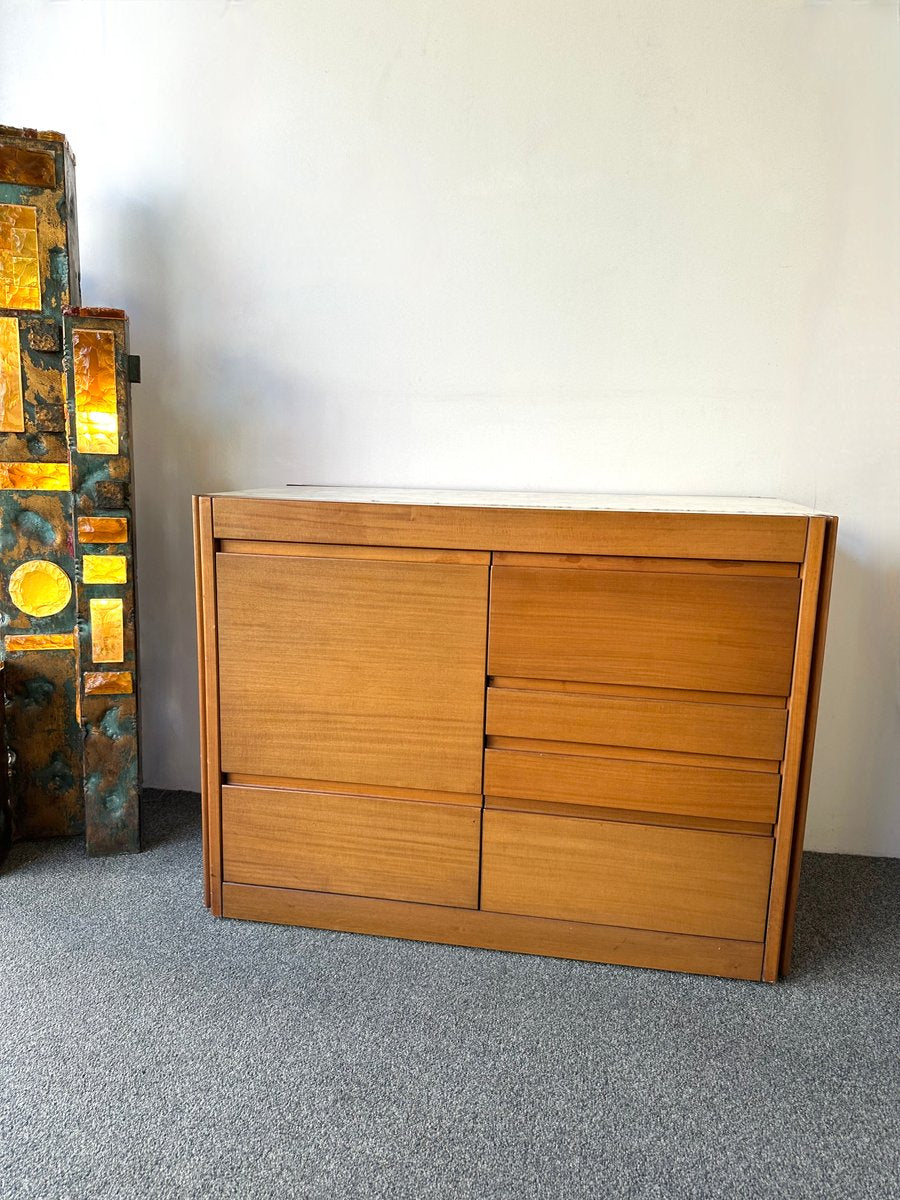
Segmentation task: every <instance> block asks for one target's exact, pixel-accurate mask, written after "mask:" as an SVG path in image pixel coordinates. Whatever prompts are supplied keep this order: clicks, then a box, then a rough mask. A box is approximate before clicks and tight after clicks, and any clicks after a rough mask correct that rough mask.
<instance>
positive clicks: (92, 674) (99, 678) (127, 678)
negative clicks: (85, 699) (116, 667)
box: [84, 671, 134, 696]
mask: <svg viewBox="0 0 900 1200" xmlns="http://www.w3.org/2000/svg"><path fill="white" fill-rule="evenodd" d="M133 691H134V680H133V679H132V676H131V672H130V671H87V672H85V676H84V694H85V695H86V696H130V695H131V693H132V692H133Z"/></svg>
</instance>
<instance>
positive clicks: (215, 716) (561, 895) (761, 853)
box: [194, 487, 837, 981]
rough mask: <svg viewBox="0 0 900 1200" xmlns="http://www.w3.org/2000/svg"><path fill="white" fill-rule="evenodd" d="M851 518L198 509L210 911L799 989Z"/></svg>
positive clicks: (400, 506)
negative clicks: (830, 658)
mask: <svg viewBox="0 0 900 1200" xmlns="http://www.w3.org/2000/svg"><path fill="white" fill-rule="evenodd" d="M836 529H837V521H836V519H835V518H834V517H832V516H828V515H825V514H821V513H817V512H814V511H812V510H810V509H806V508H801V507H800V506H798V505H794V504H789V503H783V502H780V501H774V500H758V499H748V500H742V499H714V498H707V497H700V498H683V497H628V496H601V495H580V494H568V493H560V494H555V493H554V494H538V493H502V492H430V491H423V492H420V491H412V490H408V491H407V490H386V489H351V488H321V487H291V488H283V489H278V490H272V491H257V492H240V493H223V494H218V495H212V496H198V497H195V500H194V533H195V543H196V549H197V609H198V620H197V629H198V639H199V660H200V704H201V743H202V745H201V751H202V768H203V783H202V786H203V830H204V840H203V860H204V877H205V899H206V903H207V905H208V906H209V907H210V908H211V910H212V912H213V913H214V914H215V915H217V916H225V917H236V918H243V919H247V920H254V921H272V922H277V923H284V924H296V925H307V926H313V927H319V928H328V929H338V930H347V931H355V932H361V933H370V934H380V935H385V936H391V937H403V938H415V939H420V940H427V941H436V942H446V943H452V944H457V945H464V946H482V947H488V948H491V949H500V950H512V951H518V952H524V953H534V954H547V955H555V956H558V957H564V958H579V959H586V960H590V961H595V962H609V963H618V964H627V965H633V966H645V967H657V968H664V969H668V970H677V971H694V972H700V973H705V974H712V975H724V976H731V977H735V978H741V979H763V980H768V981H774V980H775V979H777V977H778V975H779V973H785V972H786V971H787V970H788V969H789V966H790V956H791V943H792V939H793V923H794V910H795V906H796V899H797V886H798V879H799V871H800V860H801V854H802V848H803V831H804V824H805V817H806V803H807V795H808V790H809V780H810V771H811V765H812V751H813V739H814V734H815V723H816V708H817V701H818V691H819V678H820V674H821V668H822V657H823V652H824V641H825V624H826V618H827V610H828V597H829V590H830V581H831V570H832V562H833V557H834V544H835V535H836Z"/></svg>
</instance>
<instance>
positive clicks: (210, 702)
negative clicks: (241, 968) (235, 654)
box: [198, 496, 222, 917]
mask: <svg viewBox="0 0 900 1200" xmlns="http://www.w3.org/2000/svg"><path fill="white" fill-rule="evenodd" d="M198 507H199V523H200V572H201V590H202V605H203V650H204V658H203V662H204V681H205V688H204V708H203V717H204V720H205V730H206V754H205V762H206V793H205V794H206V803H205V812H206V816H207V829H208V837H209V878H210V909H211V911H212V913H213V915H214V916H217V917H221V916H222V788H221V778H222V766H221V741H220V734H219V665H218V637H217V625H218V619H217V613H216V556H215V539H214V536H213V522H212V500H211V498H210V497H209V496H201V497H200V499H199V505H198Z"/></svg>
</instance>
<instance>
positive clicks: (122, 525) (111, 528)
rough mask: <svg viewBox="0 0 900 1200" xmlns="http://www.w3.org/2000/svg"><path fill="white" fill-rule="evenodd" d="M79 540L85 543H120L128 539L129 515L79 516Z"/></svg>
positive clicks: (111, 544)
mask: <svg viewBox="0 0 900 1200" xmlns="http://www.w3.org/2000/svg"><path fill="white" fill-rule="evenodd" d="M78 540H79V542H83V543H84V544H86V545H87V544H98V543H105V544H106V545H110V546H113V545H118V544H119V543H120V542H127V541H128V518H127V517H79V518H78Z"/></svg>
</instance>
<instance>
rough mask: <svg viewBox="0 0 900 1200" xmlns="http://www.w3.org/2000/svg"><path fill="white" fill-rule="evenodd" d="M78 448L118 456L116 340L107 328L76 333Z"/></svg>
mask: <svg viewBox="0 0 900 1200" xmlns="http://www.w3.org/2000/svg"><path fill="white" fill-rule="evenodd" d="M72 365H73V372H74V376H75V445H76V447H77V449H78V453H79V454H118V453H119V417H118V414H117V412H116V339H115V338H114V336H113V335H112V334H111V333H109V332H107V331H106V330H103V329H75V330H73V332H72Z"/></svg>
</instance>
